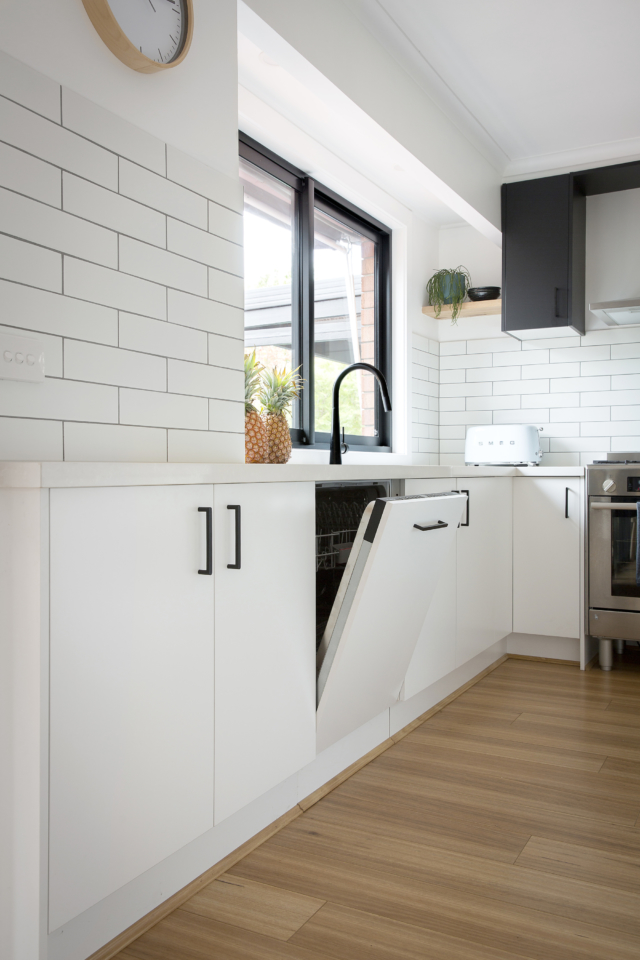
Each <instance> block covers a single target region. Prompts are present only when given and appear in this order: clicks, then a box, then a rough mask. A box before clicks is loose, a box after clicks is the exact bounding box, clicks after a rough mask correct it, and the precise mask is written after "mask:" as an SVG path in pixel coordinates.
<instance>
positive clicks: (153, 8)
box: [149, 0, 158, 13]
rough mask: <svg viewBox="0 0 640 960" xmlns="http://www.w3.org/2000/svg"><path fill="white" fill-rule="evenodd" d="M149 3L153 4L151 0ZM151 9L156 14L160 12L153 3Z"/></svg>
mask: <svg viewBox="0 0 640 960" xmlns="http://www.w3.org/2000/svg"><path fill="white" fill-rule="evenodd" d="M149 3H151V0H149ZM151 9H152V10H153V12H154V13H157V12H158V11H157V10H156V8H155V7H154V5H153V4H152V3H151Z"/></svg>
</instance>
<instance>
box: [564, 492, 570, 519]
mask: <svg viewBox="0 0 640 960" xmlns="http://www.w3.org/2000/svg"><path fill="white" fill-rule="evenodd" d="M564 518H565V520H568V519H569V487H565V488H564Z"/></svg>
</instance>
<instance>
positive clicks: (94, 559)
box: [49, 486, 213, 930]
mask: <svg viewBox="0 0 640 960" xmlns="http://www.w3.org/2000/svg"><path fill="white" fill-rule="evenodd" d="M212 505H213V488H212V487H211V486H172V487H120V488H110V489H104V488H93V489H74V490H52V491H51V732H50V737H51V745H50V765H51V773H50V855H49V856H50V862H49V869H50V888H49V891H50V892H49V918H50V929H52V930H55V929H57V928H58V927H60V926H61V925H62V924H63V923H65V922H66V921H67V920H69V919H70V918H72V917H74V916H77V915H78V914H79V913H81V912H82V911H83V910H86V909H87V908H88V907H90V906H92V904H94V903H97V902H98V901H99V900H101V899H102V898H103V897H106V896H107V895H108V894H110V893H113V891H114V890H117V889H119V888H120V887H122V886H124V884H126V883H127V882H128V881H130V880H132V879H133V878H134V877H137V876H138V875H139V874H141V873H142V872H143V871H144V870H147V869H148V868H149V867H151V866H153V865H154V864H156V863H158V862H159V861H161V860H163V859H164V858H165V857H167V856H169V855H170V854H171V853H174V852H175V851H176V850H178V849H180V848H181V847H183V846H184V845H185V844H187V843H189V842H190V841H191V840H193V839H194V838H195V837H197V836H199V835H200V834H202V833H204V832H205V831H206V830H208V829H210V828H211V827H212V826H213V583H212V577H211V576H201V575H199V574H198V570H199V569H200V568H202V567H203V566H204V562H205V553H206V551H205V514H203V513H198V507H207V506H208V507H212Z"/></svg>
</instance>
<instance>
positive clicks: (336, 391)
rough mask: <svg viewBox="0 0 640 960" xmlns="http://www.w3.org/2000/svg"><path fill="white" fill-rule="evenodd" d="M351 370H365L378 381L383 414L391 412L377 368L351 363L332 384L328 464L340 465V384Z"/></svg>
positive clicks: (388, 399) (365, 364)
mask: <svg viewBox="0 0 640 960" xmlns="http://www.w3.org/2000/svg"><path fill="white" fill-rule="evenodd" d="M352 370H366V371H367V373H372V374H373V376H374V377H375V378H376V380H377V381H378V386H379V387H380V396H381V398H382V406H383V407H384V410H385V413H389V412H390V410H391V400H390V398H389V390H388V389H387V381H386V380H385V378H384V376H383V374H382V373H381V372H380V370H378V368H377V367H372V366H371V364H370V363H352V364H351V365H350V366H348V367H345V369H344V370H343V371H342V373H340V374H338V376H337V377H336V379H335V382H334V384H333V406H332V410H331V454H330V456H329V463H342V450H341V445H340V384H341V383H342V381H343V380H344V378H345V377H346V376H347V374H349V373H351V371H352Z"/></svg>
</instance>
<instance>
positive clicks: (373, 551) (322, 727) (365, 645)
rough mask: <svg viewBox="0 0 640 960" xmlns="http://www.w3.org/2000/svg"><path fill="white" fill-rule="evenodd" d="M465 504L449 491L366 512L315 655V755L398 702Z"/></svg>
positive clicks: (394, 500)
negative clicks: (316, 689)
mask: <svg viewBox="0 0 640 960" xmlns="http://www.w3.org/2000/svg"><path fill="white" fill-rule="evenodd" d="M466 503H467V498H466V495H465V494H462V493H459V492H455V491H452V492H451V493H438V494H422V495H418V496H410V497H382V498H379V499H377V500H375V501H373V502H372V503H370V504H369V505H368V506H367V508H366V510H365V512H364V514H363V517H362V520H361V521H360V525H359V527H358V532H357V535H356V538H355V541H354V543H353V547H352V549H351V553H350V556H349V560H348V562H347V565H346V568H345V571H344V574H343V576H342V581H341V584H340V588H339V590H338V594H337V596H336V599H335V602H334V604H333V608H332V611H331V614H330V617H329V621H328V623H327V627H326V630H325V633H324V636H323V638H322V641H321V644H320V648H319V650H318V712H317V748H318V750H324V749H325V748H326V747H328V746H330V745H331V744H332V743H335V742H336V741H337V740H340V739H341V738H342V737H344V736H346V735H347V734H348V733H350V732H351V731H352V730H355V729H356V728H357V727H359V726H362V724H364V723H366V722H367V721H368V720H371V719H372V718H373V717H375V716H377V715H378V714H379V713H381V712H382V711H383V710H384V709H386V708H387V707H389V706H391V704H393V703H395V702H396V700H397V699H398V697H399V694H400V689H401V687H402V683H403V680H404V677H405V674H406V672H407V667H408V665H409V661H410V659H411V655H412V654H413V650H414V648H415V645H416V642H417V639H418V636H419V633H420V630H421V628H422V625H423V623H424V621H425V618H426V615H427V612H428V610H429V605H430V603H431V600H432V598H433V595H434V592H435V588H436V585H437V583H438V580H439V577H440V574H441V572H442V569H443V566H444V561H445V558H446V556H447V554H448V552H449V550H450V548H451V545H452V543H451V542H452V539H453V537H455V533H456V528H457V526H458V523H459V522H460V520H461V519H462V515H463V512H464V509H465V507H466Z"/></svg>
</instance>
